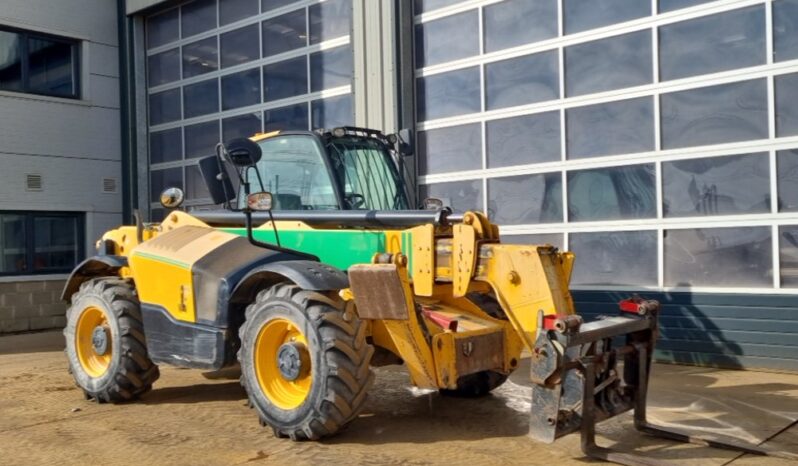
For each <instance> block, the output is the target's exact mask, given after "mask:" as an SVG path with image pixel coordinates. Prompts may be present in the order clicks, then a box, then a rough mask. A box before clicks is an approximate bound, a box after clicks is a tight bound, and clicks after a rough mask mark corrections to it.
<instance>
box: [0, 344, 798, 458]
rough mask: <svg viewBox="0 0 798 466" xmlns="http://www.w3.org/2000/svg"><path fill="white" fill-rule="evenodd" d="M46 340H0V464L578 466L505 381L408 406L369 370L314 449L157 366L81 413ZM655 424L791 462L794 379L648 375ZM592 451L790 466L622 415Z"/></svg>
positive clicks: (221, 383)
mask: <svg viewBox="0 0 798 466" xmlns="http://www.w3.org/2000/svg"><path fill="white" fill-rule="evenodd" d="M62 348H63V342H62V337H61V335H60V332H48V333H38V334H26V335H15V336H3V337H0V464H4V465H16V464H19V465H31V464H103V465H106V464H133V463H135V464H186V465H189V464H190V465H195V464H242V463H254V464H275V465H278V464H279V465H284V464H291V465H296V466H298V465H317V464H401V465H428V464H472V465H478V464H486V465H488V464H491V465H494V464H503V465H511V464H525V465H529V464H533V465H538V464H540V465H555V464H556V465H561V464H583V463H586V462H590V460H588V459H586V458H584V457H583V456H582V454H581V453H580V450H579V437H578V436H577V435H571V436H567V437H564V438H562V439H560V440H558V441H557V442H556V443H554V444H552V445H542V444H539V443H536V442H534V441H532V440H530V439H529V438H528V437H527V436H526V434H527V430H528V429H527V424H528V412H529V410H530V403H529V400H530V389H529V383H528V382H526V379H527V374H525V373H517V374H515V375H514V376H513V377H512V379H511V380H510V381H508V382H507V383H506V384H505V385H503V386H502V387H500V388H499V389H497V390H496V391H495V392H494V395H493V396H489V397H486V398H482V399H477V400H466V399H455V398H446V397H441V396H439V395H438V394H437V393H436V394H431V395H430V394H420V393H417V392H415V391H414V390H411V389H410V387H409V386H408V382H407V376H406V374H405V372H404V370H403V369H402V368H388V369H379V370H377V382H376V384H375V387H374V388H373V390H372V392H371V396H370V400H369V402H368V404H367V407H366V409H365V411H364V413H363V414H362V415H361V416H360V418H359V419H357V420H356V421H355V422H353V423H352V424H351V425H350V426H349V427H348V428H347V429H346V430H345V431H343V432H342V433H340V434H339V435H338V436H336V437H334V438H332V439H328V440H324V441H322V442H301V443H293V442H291V441H289V440H283V439H276V438H274V437H273V436H272V434H271V430H269V429H264V428H261V427H260V426H259V425H258V422H257V419H256V417H255V415H254V413H253V412H252V411H251V410H250V409H249V408H247V407H246V403H245V395H244V392H243V391H242V389H241V387H240V386H239V384H238V381H235V380H208V379H206V378H204V377H203V376H202V375H201V373H200V372H199V371H194V370H185V369H176V368H171V367H163V368H162V370H161V378H160V380H158V382H157V383H156V386H155V388H154V390H153V391H152V392H151V393H149V394H147V395H146V396H144V397H143V399H142V400H141V401H139V402H136V403H130V404H125V405H98V404H95V403H92V402H88V401H84V400H83V396H82V394H81V392H80V391H79V390H78V389H77V388H76V387H75V385H74V383H73V381H72V378H71V376H70V375H69V374H68V373H67V371H66V360H65V359H64V355H63V352H62ZM649 400H650V402H649V406H650V417H651V419H652V420H653V421H655V422H658V423H667V424H668V425H672V426H682V427H689V428H691V429H693V430H695V431H701V432H708V433H713V432H714V433H723V434H725V435H732V436H735V437H738V438H740V439H744V440H747V441H751V442H756V443H761V442H765V444H766V445H770V446H773V447H777V448H781V449H784V450H787V451H791V452H798V424H796V420H797V419H798V374H774V373H762V372H746V371H723V370H713V369H705V368H696V367H686V366H668V365H656V367H655V368H654V371H653V380H652V382H651V391H650V393H649ZM598 432H599V443H600V444H602V445H605V446H610V447H612V448H615V449H617V450H622V451H633V450H636V451H639V452H643V453H644V454H645V455H647V456H648V457H651V458H656V459H660V460H668V461H672V462H674V463H676V464H683V465H724V464H730V463H731V464H734V465H735V466H743V465H754V464H756V465H776V464H779V465H782V464H798V462H794V463H790V462H788V461H785V460H778V459H772V458H762V457H752V456H747V455H739V454H737V453H734V452H727V451H723V450H717V449H712V448H707V447H702V446H696V445H685V444H677V443H674V442H670V441H667V440H661V439H656V438H651V437H646V436H644V435H642V434H639V433H637V432H635V431H634V429H633V428H632V426H631V415H630V414H625V415H622V416H619V417H618V418H615V419H612V420H610V421H607V422H604V423H602V424H600V425H599V427H598Z"/></svg>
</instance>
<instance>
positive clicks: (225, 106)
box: [222, 68, 260, 110]
mask: <svg viewBox="0 0 798 466" xmlns="http://www.w3.org/2000/svg"><path fill="white" fill-rule="evenodd" d="M259 103H260V70H259V69H257V68H251V69H248V70H246V71H239V72H238V73H233V74H228V75H227V76H222V110H230V109H233V108H239V107H247V106H249V105H256V104H259Z"/></svg>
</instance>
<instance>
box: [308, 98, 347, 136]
mask: <svg viewBox="0 0 798 466" xmlns="http://www.w3.org/2000/svg"><path fill="white" fill-rule="evenodd" d="M310 113H311V123H312V124H311V126H312V128H313V129H319V128H336V127H338V126H352V123H353V121H354V119H355V116H354V113H353V112H352V95H351V94H346V95H341V96H338V97H328V98H326V99H319V100H314V101H313V102H311V104H310Z"/></svg>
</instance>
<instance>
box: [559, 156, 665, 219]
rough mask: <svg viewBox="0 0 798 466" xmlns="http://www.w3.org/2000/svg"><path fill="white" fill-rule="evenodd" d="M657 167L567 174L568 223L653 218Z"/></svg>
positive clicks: (644, 165)
mask: <svg viewBox="0 0 798 466" xmlns="http://www.w3.org/2000/svg"><path fill="white" fill-rule="evenodd" d="M656 216H657V194H656V180H655V168H654V164H642V165H629V166H623V167H610V168H594V169H589V170H576V171H570V172H568V220H569V221H571V222H587V221H599V220H625V219H638V218H654V217H656Z"/></svg>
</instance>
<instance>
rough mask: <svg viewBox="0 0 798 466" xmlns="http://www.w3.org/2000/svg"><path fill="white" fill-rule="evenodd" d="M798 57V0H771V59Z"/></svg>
mask: <svg viewBox="0 0 798 466" xmlns="http://www.w3.org/2000/svg"><path fill="white" fill-rule="evenodd" d="M793 58H798V0H774V2H773V60H774V61H777V62H779V61H784V60H792V59H793Z"/></svg>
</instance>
